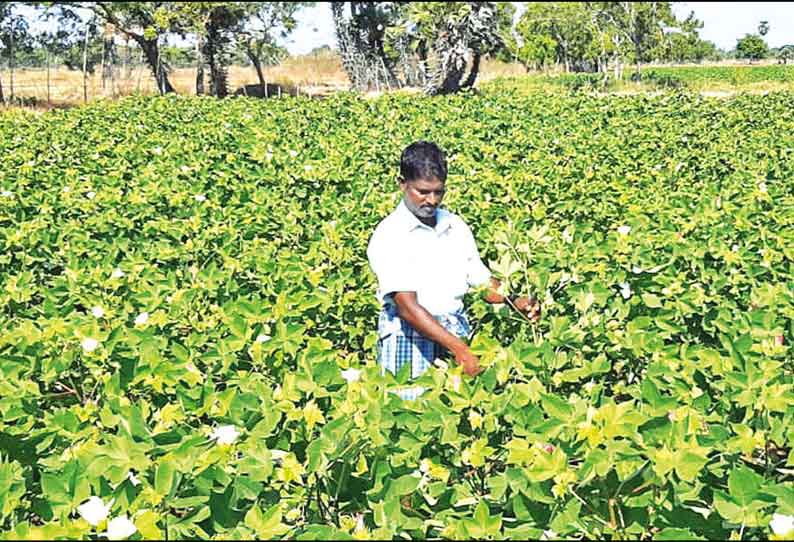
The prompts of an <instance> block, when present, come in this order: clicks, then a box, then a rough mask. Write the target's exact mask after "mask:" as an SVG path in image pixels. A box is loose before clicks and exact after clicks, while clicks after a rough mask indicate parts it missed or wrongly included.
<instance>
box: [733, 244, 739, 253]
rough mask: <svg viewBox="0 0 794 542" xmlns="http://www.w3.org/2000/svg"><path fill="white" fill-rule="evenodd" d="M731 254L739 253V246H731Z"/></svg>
mask: <svg viewBox="0 0 794 542" xmlns="http://www.w3.org/2000/svg"><path fill="white" fill-rule="evenodd" d="M731 252H739V245H733V246H732V247H731Z"/></svg>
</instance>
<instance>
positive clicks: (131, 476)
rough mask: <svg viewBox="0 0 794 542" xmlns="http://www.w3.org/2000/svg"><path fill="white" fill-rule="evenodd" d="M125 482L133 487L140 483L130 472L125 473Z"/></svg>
mask: <svg viewBox="0 0 794 542" xmlns="http://www.w3.org/2000/svg"><path fill="white" fill-rule="evenodd" d="M127 480H129V481H130V483H131V484H132V485H134V486H137V485H140V483H141V481H140V480H138V478H137V477H136V476H135V475H134V474H133V473H132V471H130V472H128V473H127Z"/></svg>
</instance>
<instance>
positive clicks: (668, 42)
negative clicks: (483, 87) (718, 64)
mask: <svg viewBox="0 0 794 542" xmlns="http://www.w3.org/2000/svg"><path fill="white" fill-rule="evenodd" d="M702 28H703V22H702V21H700V20H698V19H697V18H696V17H695V13H694V12H690V13H689V15H688V16H687V18H686V19H684V20H683V21H680V22H679V23H678V24H677V25H673V26H665V27H663V31H664V39H663V40H662V41H661V42H660V43H659V44H658V45H657V47H656V48H655V49H654V50H653V51H651V57H653V58H654V59H657V60H666V61H672V62H702V61H703V60H704V59H714V60H717V59H719V56H720V55H719V51H718V50H717V46H716V45H714V43H712V42H710V41H704V40H703V39H701V38H700V36H699V34H698V32H699V30H700V29H702Z"/></svg>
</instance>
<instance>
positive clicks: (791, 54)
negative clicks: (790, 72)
mask: <svg viewBox="0 0 794 542" xmlns="http://www.w3.org/2000/svg"><path fill="white" fill-rule="evenodd" d="M789 60H794V45H784V46H783V47H780V48H779V49H778V50H777V61H778V63H779V64H788V61H789Z"/></svg>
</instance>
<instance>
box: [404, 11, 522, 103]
mask: <svg viewBox="0 0 794 542" xmlns="http://www.w3.org/2000/svg"><path fill="white" fill-rule="evenodd" d="M508 9H512V6H511V7H510V8H508V7H507V5H506V4H505V3H495V2H446V3H440V2H410V3H408V4H407V9H406V15H407V21H406V22H407V23H408V24H407V25H406V27H407V28H409V29H410V30H409V32H408V33H407V35H408V36H409V39H410V41H412V42H413V43H414V44H415V47H416V48H417V49H419V48H421V49H422V52H423V53H424V54H425V56H426V58H427V60H426V61H424V64H425V65H426V66H427V70H426V72H425V73H426V83H425V85H424V87H425V88H424V90H425V93H426V94H428V95H431V96H432V95H436V94H449V93H452V92H457V91H458V90H460V89H463V88H468V87H472V86H473V85H474V82H475V81H476V79H477V75H478V73H479V67H480V61H481V59H482V57H483V56H484V55H486V54H489V53H494V52H496V51H498V50H499V49H500V48H503V47H505V39H504V37H503V36H502V35H500V22H499V21H500V20H504V18H505V16H504V14H503V13H504V12H505V11H506V10H508ZM510 13H512V11H510ZM511 17H512V15H511ZM502 25H503V23H502ZM502 32H503V31H502ZM428 53H429V54H428ZM469 60H471V64H469ZM467 68H468V70H469V74H468V76H467V77H466V78H465V79H464V75H465V74H466V70H467Z"/></svg>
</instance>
